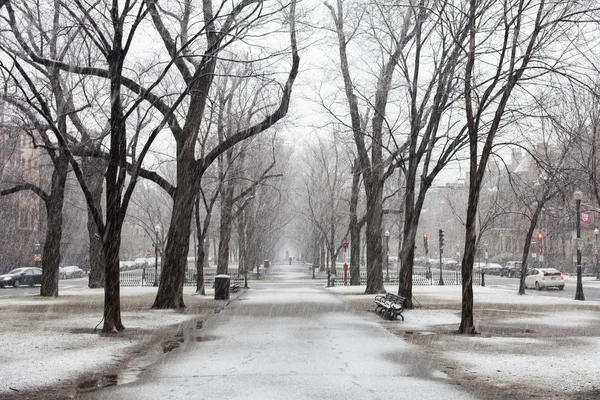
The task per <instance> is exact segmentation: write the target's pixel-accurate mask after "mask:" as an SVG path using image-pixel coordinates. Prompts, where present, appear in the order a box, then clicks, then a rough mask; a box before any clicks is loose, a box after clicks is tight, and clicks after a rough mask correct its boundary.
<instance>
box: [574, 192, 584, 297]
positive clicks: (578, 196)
mask: <svg viewBox="0 0 600 400" xmlns="http://www.w3.org/2000/svg"><path fill="white" fill-rule="evenodd" d="M582 197H583V193H581V191H579V190H576V191H575V192H574V193H573V199H574V200H575V216H576V218H575V227H576V231H577V289H576V291H575V300H585V296H584V295H583V285H582V283H581V223H580V219H581V215H580V211H579V210H580V208H581V199H582Z"/></svg>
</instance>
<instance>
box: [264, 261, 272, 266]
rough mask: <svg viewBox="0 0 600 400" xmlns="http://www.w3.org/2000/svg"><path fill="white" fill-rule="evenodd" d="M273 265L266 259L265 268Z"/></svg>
mask: <svg viewBox="0 0 600 400" xmlns="http://www.w3.org/2000/svg"><path fill="white" fill-rule="evenodd" d="M270 266H271V263H270V262H269V260H265V268H269V267H270Z"/></svg>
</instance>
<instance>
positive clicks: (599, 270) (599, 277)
mask: <svg viewBox="0 0 600 400" xmlns="http://www.w3.org/2000/svg"><path fill="white" fill-rule="evenodd" d="M598 233H600V231H598V228H597V227H596V228H595V229H594V235H595V236H596V243H594V253H595V255H596V280H597V281H600V267H599V266H598Z"/></svg>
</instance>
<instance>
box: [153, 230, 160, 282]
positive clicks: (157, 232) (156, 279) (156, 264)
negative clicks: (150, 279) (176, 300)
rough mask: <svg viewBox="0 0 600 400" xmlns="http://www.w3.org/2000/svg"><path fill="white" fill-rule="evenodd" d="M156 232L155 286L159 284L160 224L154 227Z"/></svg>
mask: <svg viewBox="0 0 600 400" xmlns="http://www.w3.org/2000/svg"><path fill="white" fill-rule="evenodd" d="M154 233H155V234H156V237H155V238H154V286H158V241H159V240H160V239H159V236H158V235H159V234H160V225H156V226H155V227H154Z"/></svg>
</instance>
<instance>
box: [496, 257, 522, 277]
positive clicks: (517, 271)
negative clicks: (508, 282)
mask: <svg viewBox="0 0 600 400" xmlns="http://www.w3.org/2000/svg"><path fill="white" fill-rule="evenodd" d="M521 265H523V263H522V262H521V261H509V262H507V263H506V265H505V266H504V267H502V270H501V271H500V276H507V277H509V278H518V277H520V276H521Z"/></svg>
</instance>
